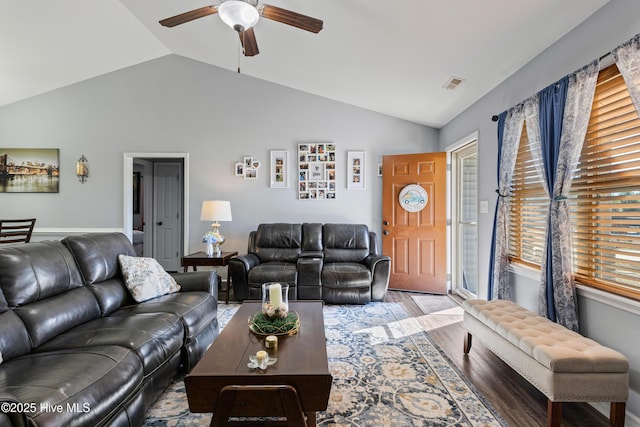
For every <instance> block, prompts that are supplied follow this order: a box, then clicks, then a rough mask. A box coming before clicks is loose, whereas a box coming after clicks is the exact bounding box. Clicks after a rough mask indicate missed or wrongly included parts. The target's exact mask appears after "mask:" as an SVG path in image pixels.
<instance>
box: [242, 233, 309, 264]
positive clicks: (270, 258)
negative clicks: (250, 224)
mask: <svg viewBox="0 0 640 427" xmlns="http://www.w3.org/2000/svg"><path fill="white" fill-rule="evenodd" d="M301 246H302V225H301V224H260V225H259V226H258V230H257V231H256V235H255V248H254V252H255V254H256V255H257V256H258V258H260V261H261V262H292V263H295V262H296V261H297V260H298V255H299V254H300V251H301V249H300V248H301Z"/></svg>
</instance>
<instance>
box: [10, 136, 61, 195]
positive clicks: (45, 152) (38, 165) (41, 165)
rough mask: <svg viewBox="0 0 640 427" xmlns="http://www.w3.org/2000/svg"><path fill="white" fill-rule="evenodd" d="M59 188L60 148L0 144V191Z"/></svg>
mask: <svg viewBox="0 0 640 427" xmlns="http://www.w3.org/2000/svg"><path fill="white" fill-rule="evenodd" d="M59 189H60V150H59V149H57V148H1V147H0V193H57V192H59Z"/></svg>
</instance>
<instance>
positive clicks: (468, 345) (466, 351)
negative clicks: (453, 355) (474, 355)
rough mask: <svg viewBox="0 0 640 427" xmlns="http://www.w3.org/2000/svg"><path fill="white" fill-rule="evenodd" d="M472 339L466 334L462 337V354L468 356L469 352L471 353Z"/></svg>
mask: <svg viewBox="0 0 640 427" xmlns="http://www.w3.org/2000/svg"><path fill="white" fill-rule="evenodd" d="M472 339H473V337H472V336H471V334H470V333H469V332H467V335H465V336H464V349H463V351H464V354H469V351H471V342H472Z"/></svg>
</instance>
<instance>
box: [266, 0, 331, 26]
mask: <svg viewBox="0 0 640 427" xmlns="http://www.w3.org/2000/svg"><path fill="white" fill-rule="evenodd" d="M261 9H262V16H263V17H265V18H267V19H271V20H273V21H278V22H282V23H283V24H287V25H291V26H294V27H297V28H300V29H301V30H306V31H311V32H312V33H319V32H320V30H322V21H321V20H320V19H316V18H312V17H310V16H306V15H302V14H300V13H297V12H293V11H291V10H287V9H282V8H280V7H277V6H272V5H270V4H263V5H262V7H261Z"/></svg>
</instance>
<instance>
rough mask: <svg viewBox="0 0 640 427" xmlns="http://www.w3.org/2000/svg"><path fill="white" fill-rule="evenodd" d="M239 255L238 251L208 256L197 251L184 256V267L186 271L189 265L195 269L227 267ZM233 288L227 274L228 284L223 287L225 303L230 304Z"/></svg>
mask: <svg viewBox="0 0 640 427" xmlns="http://www.w3.org/2000/svg"><path fill="white" fill-rule="evenodd" d="M236 255H238V252H222V253H221V254H220V255H219V256H215V255H213V256H208V255H207V254H206V253H204V252H196V253H194V254H191V255H186V256H183V257H182V268H183V269H184V271H185V272H186V271H187V270H188V269H189V267H193V271H198V267H203V266H206V267H225V266H227V265H228V264H229V260H230V259H231V258H232V257H234V256H236ZM230 289H231V277H229V276H227V284H226V286H225V287H224V288H223V289H222V290H223V291H224V292H225V293H226V294H225V298H224V303H225V304H229V290H230Z"/></svg>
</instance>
